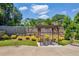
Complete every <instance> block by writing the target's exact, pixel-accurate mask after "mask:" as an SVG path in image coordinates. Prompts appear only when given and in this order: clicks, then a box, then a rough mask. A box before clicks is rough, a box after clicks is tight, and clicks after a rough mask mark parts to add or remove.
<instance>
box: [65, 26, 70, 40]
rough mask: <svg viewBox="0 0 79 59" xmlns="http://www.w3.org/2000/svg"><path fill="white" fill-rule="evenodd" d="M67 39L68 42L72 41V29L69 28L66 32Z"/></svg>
mask: <svg viewBox="0 0 79 59" xmlns="http://www.w3.org/2000/svg"><path fill="white" fill-rule="evenodd" d="M65 39H66V40H70V39H71V29H70V28H69V27H68V28H67V29H66V30H65Z"/></svg>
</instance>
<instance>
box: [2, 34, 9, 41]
mask: <svg viewBox="0 0 79 59" xmlns="http://www.w3.org/2000/svg"><path fill="white" fill-rule="evenodd" d="M2 38H3V39H4V40H6V39H9V38H10V37H9V36H8V35H7V34H5V35H3V36H2Z"/></svg>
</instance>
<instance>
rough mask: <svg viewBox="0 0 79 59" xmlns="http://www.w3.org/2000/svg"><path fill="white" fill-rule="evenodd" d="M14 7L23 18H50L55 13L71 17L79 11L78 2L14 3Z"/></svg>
mask: <svg viewBox="0 0 79 59" xmlns="http://www.w3.org/2000/svg"><path fill="white" fill-rule="evenodd" d="M14 5H15V7H16V8H17V9H18V10H19V11H20V12H21V13H22V17H23V19H25V18H43V19H46V18H52V17H53V16H54V15H55V14H65V15H68V16H70V17H71V18H72V19H73V18H74V15H75V14H76V13H77V12H79V3H15V4H14Z"/></svg>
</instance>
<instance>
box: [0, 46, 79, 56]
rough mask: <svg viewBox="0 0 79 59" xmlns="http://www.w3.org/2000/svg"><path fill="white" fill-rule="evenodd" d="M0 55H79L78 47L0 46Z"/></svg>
mask: <svg viewBox="0 0 79 59" xmlns="http://www.w3.org/2000/svg"><path fill="white" fill-rule="evenodd" d="M0 56H79V47H74V46H65V47H28V46H19V47H15V46H8V47H7V46H6V47H0Z"/></svg>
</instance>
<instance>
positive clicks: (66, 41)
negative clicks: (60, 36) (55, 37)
mask: <svg viewBox="0 0 79 59" xmlns="http://www.w3.org/2000/svg"><path fill="white" fill-rule="evenodd" d="M69 43H70V41H69V40H62V41H59V42H58V44H60V45H67V44H69Z"/></svg>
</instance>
